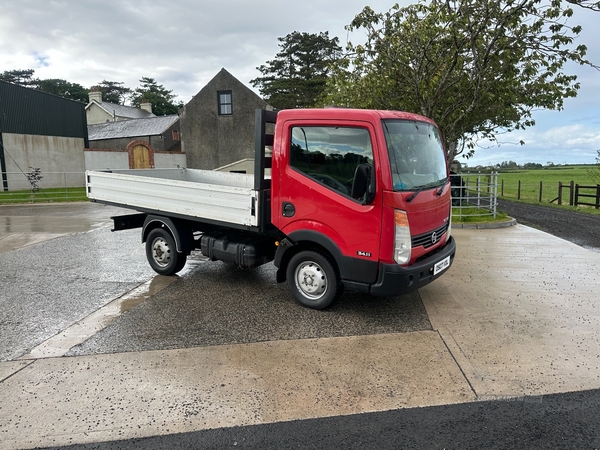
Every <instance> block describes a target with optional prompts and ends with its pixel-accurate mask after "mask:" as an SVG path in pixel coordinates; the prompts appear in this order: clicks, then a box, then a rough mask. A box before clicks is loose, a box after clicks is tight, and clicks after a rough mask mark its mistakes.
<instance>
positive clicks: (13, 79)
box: [0, 69, 39, 88]
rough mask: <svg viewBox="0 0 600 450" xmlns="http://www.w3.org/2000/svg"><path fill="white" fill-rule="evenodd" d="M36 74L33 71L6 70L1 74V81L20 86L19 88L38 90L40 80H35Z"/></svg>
mask: <svg viewBox="0 0 600 450" xmlns="http://www.w3.org/2000/svg"><path fill="white" fill-rule="evenodd" d="M34 72H35V71H34V70H33V69H15V70H5V71H4V72H2V73H0V80H1V81H6V82H8V83H13V84H18V85H19V86H25V87H33V88H37V86H38V81H39V80H38V79H36V78H33V74H34Z"/></svg>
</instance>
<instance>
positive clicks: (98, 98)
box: [88, 91, 102, 103]
mask: <svg viewBox="0 0 600 450" xmlns="http://www.w3.org/2000/svg"><path fill="white" fill-rule="evenodd" d="M88 95H89V97H90V102H91V101H92V100H96V102H98V103H102V92H100V91H92V92H90V93H89V94H88Z"/></svg>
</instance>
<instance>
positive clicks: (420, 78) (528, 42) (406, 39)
mask: <svg viewBox="0 0 600 450" xmlns="http://www.w3.org/2000/svg"><path fill="white" fill-rule="evenodd" d="M572 13H573V11H572V10H571V9H570V8H564V7H562V6H561V2H560V0H551V1H550V3H548V2H546V1H544V2H543V1H542V0H447V1H443V2H442V1H439V0H437V1H436V0H433V1H431V2H430V3H428V4H427V3H425V2H423V1H421V2H419V3H417V4H413V5H410V6H407V7H399V6H398V5H397V4H396V5H395V6H394V7H392V8H391V9H390V10H389V11H388V12H386V13H376V12H374V11H373V10H372V9H371V8H370V7H368V6H367V7H365V8H364V9H363V11H362V12H361V13H360V14H358V15H357V16H356V17H355V18H354V20H353V21H352V23H351V24H350V25H349V26H347V29H348V30H349V31H357V30H364V31H365V32H366V36H367V37H366V42H365V43H364V44H362V45H356V46H355V45H353V44H352V43H349V44H348V48H347V50H348V53H347V55H346V57H345V58H344V59H343V60H342V61H341V63H340V64H339V65H338V66H337V69H336V71H335V73H334V74H333V76H332V77H331V79H330V82H329V84H328V88H327V96H326V97H325V100H324V102H325V103H334V104H337V105H340V106H354V107H364V108H380V109H399V110H405V111H411V112H416V113H420V114H422V115H425V116H427V117H430V118H432V119H434V120H435V121H436V122H437V123H438V125H439V126H440V128H441V130H442V133H443V135H444V139H445V141H446V146H447V149H448V153H449V155H448V156H449V159H453V158H454V157H455V156H456V155H457V154H460V153H463V152H466V153H465V155H466V156H470V155H472V154H473V152H474V148H475V146H476V142H477V139H482V138H483V139H488V140H491V141H497V136H498V134H500V133H502V132H507V131H511V130H515V129H523V128H526V127H528V126H531V125H533V124H534V121H533V119H532V116H531V112H532V111H533V110H534V109H537V108H545V109H557V110H560V109H562V107H563V101H564V99H566V98H569V97H575V96H576V94H577V90H578V89H579V83H577V81H576V76H575V75H569V74H566V73H564V71H563V67H564V65H565V64H566V63H567V62H568V61H574V62H577V63H579V64H589V65H592V64H591V63H590V62H589V61H587V60H586V59H585V54H586V50H587V49H586V47H585V46H584V45H575V38H576V37H577V35H578V34H579V32H580V31H581V27H579V26H568V25H567V21H568V18H569V17H570V16H571V15H572ZM592 66H593V65H592ZM594 67H596V66H594Z"/></svg>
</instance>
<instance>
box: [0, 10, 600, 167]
mask: <svg viewBox="0 0 600 450" xmlns="http://www.w3.org/2000/svg"><path fill="white" fill-rule="evenodd" d="M414 1H416V0H414ZM394 3H395V2H394V1H393V0H392V1H384V0H328V1H323V0H303V1H297V0H279V1H275V0H252V1H250V0H221V1H217V2H215V1H214V0H210V1H206V0H179V1H177V2H171V1H163V0H135V1H133V0H102V1H97V0H20V1H8V0H6V1H2V2H1V3H0V72H3V71H5V70H15V69H34V70H35V74H34V76H35V77H37V78H41V79H47V78H61V79H64V80H67V81H69V82H72V83H79V84H81V85H83V86H85V87H90V86H93V85H95V84H98V83H99V82H101V81H102V80H108V81H119V82H123V83H124V84H125V86H127V87H129V88H132V89H135V88H136V87H138V86H139V80H140V78H142V77H150V78H154V79H155V80H156V81H157V82H158V84H161V85H163V86H164V87H166V88H167V89H170V90H172V91H173V94H177V96H178V97H177V98H176V101H179V100H181V101H183V102H184V103H185V102H188V101H189V100H190V99H191V98H192V97H193V96H194V95H195V94H196V93H198V92H199V91H200V90H201V89H202V88H203V87H204V86H205V85H206V84H207V83H208V82H209V81H210V80H211V79H212V78H213V77H214V76H215V75H216V74H217V73H218V72H219V70H221V68H225V69H226V70H227V71H229V72H230V73H231V74H232V75H233V76H235V77H236V78H237V79H238V80H240V81H241V82H242V83H244V84H245V85H247V86H248V87H249V88H251V89H253V90H255V91H256V89H254V88H253V87H252V85H251V84H250V80H252V79H254V78H256V77H258V76H260V72H258V70H257V69H256V68H257V67H258V66H260V65H261V64H264V63H265V62H267V61H269V60H271V59H273V58H274V56H275V54H276V53H277V52H278V51H279V46H278V44H279V41H278V40H277V38H278V37H284V36H286V35H287V34H289V33H291V32H293V31H300V32H308V33H319V32H322V31H323V32H324V31H328V32H329V36H330V37H338V38H339V40H340V44H341V45H342V47H344V46H345V45H346V43H347V41H348V38H350V40H351V41H352V42H353V43H355V44H356V43H358V42H359V41H360V40H361V39H362V38H363V37H364V34H361V32H359V33H355V34H354V35H353V36H348V33H347V32H346V30H345V29H344V27H345V26H346V25H348V24H349V23H350V22H351V21H352V19H353V18H354V17H355V16H356V15H357V14H358V13H360V12H361V11H362V9H363V8H364V7H365V6H367V5H368V6H370V7H371V8H373V10H375V11H376V12H385V11H388V10H389V9H390V8H391V7H392V6H393V4H394ZM399 3H400V4H401V5H408V4H409V3H413V1H410V0H401V1H400V2H399ZM570 23H572V24H580V25H582V26H583V32H582V33H581V35H580V38H579V40H578V43H583V44H586V45H587V47H588V55H587V56H588V58H589V59H590V60H592V61H594V62H595V63H597V64H600V45H598V42H600V27H598V24H599V23H600V13H594V12H591V11H587V10H583V9H579V8H576V9H575V15H574V16H573V18H572V19H571V21H570ZM568 71H569V73H574V74H577V75H578V80H579V81H580V83H581V89H580V91H579V94H578V96H577V98H575V99H568V100H566V101H565V105H564V109H563V110H562V111H559V112H557V111H536V112H535V113H534V119H535V120H536V125H535V126H534V127H531V128H529V129H527V130H525V131H519V132H513V133H510V134H508V135H504V136H502V137H501V142H502V143H501V144H500V145H499V146H498V145H494V146H483V147H482V148H478V149H477V151H476V152H475V156H474V157H473V158H471V159H469V160H466V161H465V160H462V159H459V161H462V162H466V163H467V164H468V165H469V166H476V165H478V164H481V165H488V164H498V163H500V162H502V161H515V162H517V163H518V164H524V163H527V162H535V163H541V164H546V163H547V162H553V163H554V164H591V163H595V162H596V157H597V156H598V154H597V151H598V150H599V149H600V72H599V71H596V70H594V69H592V68H589V67H586V66H579V65H571V66H568ZM257 93H258V92H257ZM520 140H523V141H525V142H526V144H525V145H523V146H521V145H518V144H515V143H518V142H519V141H520Z"/></svg>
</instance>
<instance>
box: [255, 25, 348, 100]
mask: <svg viewBox="0 0 600 450" xmlns="http://www.w3.org/2000/svg"><path fill="white" fill-rule="evenodd" d="M278 40H279V42H280V44H279V47H280V49H281V51H280V52H279V53H277V55H275V59H273V60H271V61H267V63H266V64H263V65H261V66H259V67H257V69H258V71H259V72H260V73H261V74H262V75H263V76H262V77H259V78H255V79H254V80H251V81H250V83H252V85H253V86H254V87H257V88H258V89H259V91H260V93H261V95H262V96H263V97H264V98H265V99H266V100H267V102H268V103H269V104H271V105H272V106H274V107H275V108H277V109H289V108H305V107H313V106H315V103H316V100H317V98H318V97H319V96H320V95H321V93H322V92H323V90H324V88H325V85H326V82H327V78H328V76H329V74H330V65H331V64H332V63H334V62H335V61H336V60H337V59H338V58H339V57H340V56H341V52H342V49H341V47H340V46H339V40H338V38H337V37H335V38H330V37H329V33H328V32H321V33H319V34H312V33H301V32H298V31H294V32H292V33H290V34H288V35H287V36H285V37H280V38H278Z"/></svg>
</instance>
